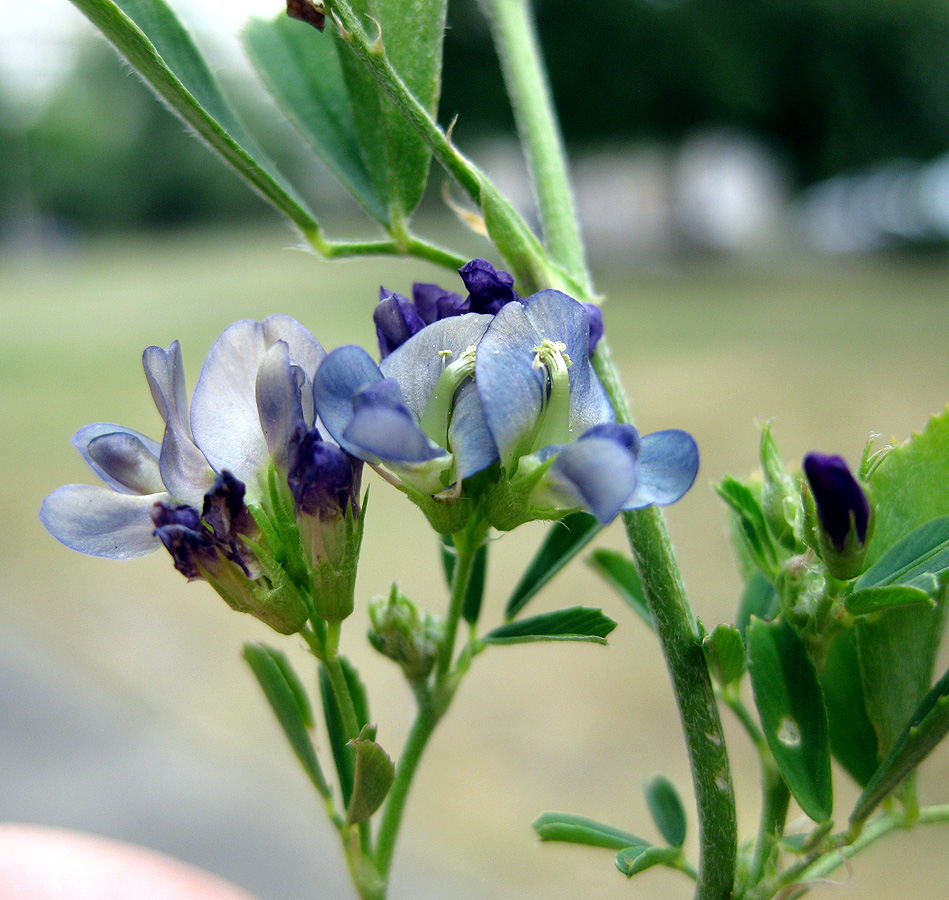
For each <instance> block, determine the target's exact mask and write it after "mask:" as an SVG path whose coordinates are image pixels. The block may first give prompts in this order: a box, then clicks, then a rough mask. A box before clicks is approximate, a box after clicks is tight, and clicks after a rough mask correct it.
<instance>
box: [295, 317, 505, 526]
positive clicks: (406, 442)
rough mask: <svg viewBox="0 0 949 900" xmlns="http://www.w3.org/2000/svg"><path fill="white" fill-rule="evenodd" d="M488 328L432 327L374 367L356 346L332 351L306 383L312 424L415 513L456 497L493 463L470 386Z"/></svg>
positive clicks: (485, 320)
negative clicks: (416, 505) (373, 471)
mask: <svg viewBox="0 0 949 900" xmlns="http://www.w3.org/2000/svg"><path fill="white" fill-rule="evenodd" d="M490 322H491V316H490V315H486V314H478V313H465V314H464V315H461V316H453V317H450V318H447V319H441V320H439V321H436V322H434V323H433V324H431V325H428V326H426V327H425V328H423V329H422V330H421V331H419V332H417V333H416V334H415V335H413V336H412V337H411V338H409V339H408V340H407V341H405V342H404V343H403V344H401V345H400V346H399V347H398V348H397V349H395V350H394V351H393V352H392V353H390V354H389V355H387V356H386V357H385V359H383V360H382V363H381V364H380V365H377V364H376V363H375V362H374V361H373V359H372V358H371V357H370V356H369V354H368V353H366V351H365V350H363V349H362V348H361V347H356V346H352V345H348V346H344V347H339V348H337V349H336V350H334V351H332V352H331V353H330V354H329V355H328V356H327V357H326V359H325V361H324V362H323V363H322V365H321V366H320V368H319V370H318V372H317V374H316V378H315V379H314V382H313V397H314V402H315V406H316V409H317V411H318V413H319V417H320V420H321V421H322V422H323V423H324V424H325V426H326V429H327V430H328V431H329V433H330V434H331V435H332V437H333V438H334V439H335V440H336V441H337V442H338V443H339V445H340V447H342V448H343V449H344V450H345V451H346V452H348V453H350V454H352V455H353V456H355V457H358V458H359V459H362V460H365V461H366V462H368V463H370V464H371V465H373V466H374V467H375V468H377V469H378V470H380V471H381V472H382V473H383V474H384V475H385V476H386V477H388V479H389V480H391V481H394V482H396V483H397V484H398V485H399V486H400V487H402V488H403V489H404V490H406V492H407V493H409V494H410V496H412V497H413V499H415V500H416V502H420V501H421V503H422V505H423V508H424V507H425V506H426V504H425V498H429V499H431V498H433V497H437V498H438V499H444V500H449V499H452V498H456V497H457V496H458V495H459V494H460V493H461V488H462V482H463V481H464V480H465V479H467V478H470V477H471V476H473V475H475V474H477V473H479V472H481V471H482V470H484V469H486V468H488V467H489V466H490V465H492V464H493V463H494V462H495V461H496V460H497V449H496V448H495V445H494V441H493V440H492V438H491V435H490V434H489V432H488V430H487V427H486V424H485V421H484V416H483V413H482V411H481V401H480V398H479V395H478V392H477V390H476V389H475V385H474V380H473V377H472V376H473V375H474V369H475V348H476V347H477V345H478V342H479V341H480V340H481V337H482V336H483V335H484V333H485V330H486V329H487V327H488V325H489V324H490ZM430 508H431V507H430V506H429V509H430ZM430 518H431V517H430ZM443 524H444V523H443ZM433 525H435V526H436V527H437V528H438V527H442V525H440V524H436V522H435V521H433ZM444 527H449V526H448V525H445V526H444Z"/></svg>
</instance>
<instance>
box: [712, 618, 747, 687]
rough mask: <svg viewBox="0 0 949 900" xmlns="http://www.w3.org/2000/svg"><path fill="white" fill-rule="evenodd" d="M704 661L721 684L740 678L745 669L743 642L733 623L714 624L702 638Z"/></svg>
mask: <svg viewBox="0 0 949 900" xmlns="http://www.w3.org/2000/svg"><path fill="white" fill-rule="evenodd" d="M702 650H703V651H704V652H705V661H706V662H707V663H708V667H709V669H710V670H711V671H712V674H713V675H714V676H715V680H716V681H717V682H718V683H719V684H720V685H722V686H724V685H726V684H731V683H732V682H733V681H737V680H738V679H739V678H741V676H742V674H744V671H745V642H744V641H743V640H742V639H741V632H740V631H739V630H738V629H737V628H735V626H734V625H725V624H719V625H716V626H715V628H714V629H713V631H712V633H711V634H708V635H706V636H705V638H704V639H703V640H702Z"/></svg>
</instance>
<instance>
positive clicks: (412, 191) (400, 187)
mask: <svg viewBox="0 0 949 900" xmlns="http://www.w3.org/2000/svg"><path fill="white" fill-rule="evenodd" d="M370 6H371V7H373V8H374V10H375V12H374V15H375V18H376V21H377V22H379V25H380V28H381V32H382V35H381V36H382V44H383V46H384V47H385V51H386V55H387V56H388V58H389V62H391V63H392V66H393V68H394V69H395V70H396V72H398V73H399V75H400V76H401V78H402V80H403V81H404V82H405V85H406V87H407V88H408V89H409V91H411V93H412V94H413V96H414V97H415V99H416V100H418V101H419V103H421V105H422V106H423V107H424V108H425V109H426V110H427V111H428V113H429V114H430V115H431V116H432V117H434V116H435V115H436V114H437V113H438V100H439V95H440V92H441V75H442V38H443V36H444V33H445V11H446V8H447V0H370ZM386 118H387V124H386V131H387V141H386V143H387V150H388V167H389V185H390V190H391V192H392V196H393V198H394V199H397V201H398V202H399V204H400V208H401V209H402V211H403V212H405V213H406V214H408V213H411V212H412V210H414V209H415V207H416V206H418V203H419V201H420V200H421V199H422V194H423V193H424V192H425V183H426V181H427V180H428V167H429V161H430V159H431V150H429V148H428V146H427V145H426V143H425V142H424V141H423V140H422V138H421V137H420V136H419V134H418V132H417V131H416V130H415V129H414V128H413V127H412V125H411V124H410V123H409V121H408V120H407V118H406V117H405V115H403V114H402V113H400V112H397V111H396V110H395V109H394V108H393V107H392V105H391V104H389V103H388V101H387V103H386Z"/></svg>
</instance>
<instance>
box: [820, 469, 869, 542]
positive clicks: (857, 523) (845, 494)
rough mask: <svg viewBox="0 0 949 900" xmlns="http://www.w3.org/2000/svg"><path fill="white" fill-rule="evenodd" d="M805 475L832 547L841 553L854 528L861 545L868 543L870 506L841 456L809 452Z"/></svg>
mask: <svg viewBox="0 0 949 900" xmlns="http://www.w3.org/2000/svg"><path fill="white" fill-rule="evenodd" d="M804 474H805V475H806V476H807V482H808V484H809V485H810V487H811V494H813V496H814V504H815V505H816V507H817V516H818V518H819V519H820V524H821V526H822V527H823V529H824V532H825V533H826V534H827V537H828V538H829V539H830V541H831V543H832V544H833V546H834V547H835V548H836V549H837V550H838V551H842V550H844V548H845V545H846V543H847V536H848V535H849V534H850V531H851V529H853V530H854V531H855V532H856V537H857V541H858V543H859V544H860V545H863V544H865V543H866V540H867V529H868V527H869V524H870V503H869V501H868V500H867V495H866V494H865V493H864V492H863V488H861V487H860V485H859V484H858V483H857V479H856V478H854V477H853V475H852V474H851V472H850V469H849V468H848V467H847V463H845V462H844V461H843V459H841V458H840V457H839V456H825V455H824V454H823V453H808V454H807V456H805V457H804Z"/></svg>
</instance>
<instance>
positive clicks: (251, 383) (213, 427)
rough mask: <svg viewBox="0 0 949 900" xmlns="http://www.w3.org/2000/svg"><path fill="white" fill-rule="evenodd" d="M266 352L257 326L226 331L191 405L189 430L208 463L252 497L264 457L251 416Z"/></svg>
mask: <svg viewBox="0 0 949 900" xmlns="http://www.w3.org/2000/svg"><path fill="white" fill-rule="evenodd" d="M267 346H268V345H267V341H266V339H265V336H264V328H263V326H262V325H261V323H260V322H254V321H252V320H250V319H244V320H242V321H240V322H235V323H234V324H233V325H230V326H229V327H228V328H226V329H225V330H224V332H223V333H222V334H221V336H220V337H219V338H218V339H217V340H216V341H215V342H214V346H213V347H211V351H210V353H208V356H207V359H206V360H205V361H204V367H203V368H202V369H201V375H200V376H199V377H198V383H197V385H196V386H195V389H194V397H193V399H192V401H191V430H192V432H193V433H194V438H195V441H196V443H197V444H198V446H199V447H200V448H201V449H202V450H203V451H204V455H205V456H206V457H207V458H208V462H210V463H211V465H212V466H213V467H214V468H215V469H216V470H217V471H218V472H222V471H224V470H227V471H229V472H232V473H233V474H234V475H235V476H236V477H237V478H239V479H240V480H241V481H243V482H244V483H245V484H246V485H247V486H248V488H249V489H250V490H252V491H253V490H254V489H255V488H256V485H257V473H258V472H259V471H260V470H261V469H262V468H263V466H264V464H265V463H266V461H267V459H268V457H269V450H268V448H267V441H266V439H265V438H264V432H263V430H262V429H261V427H260V417H259V415H258V413H257V372H258V370H259V369H260V364H261V362H262V361H263V358H264V354H265V353H266V352H267Z"/></svg>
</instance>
